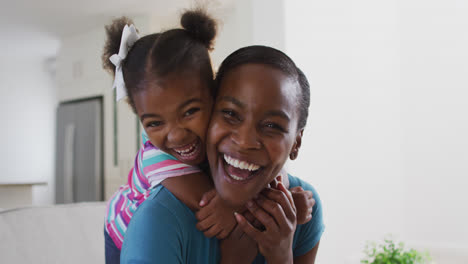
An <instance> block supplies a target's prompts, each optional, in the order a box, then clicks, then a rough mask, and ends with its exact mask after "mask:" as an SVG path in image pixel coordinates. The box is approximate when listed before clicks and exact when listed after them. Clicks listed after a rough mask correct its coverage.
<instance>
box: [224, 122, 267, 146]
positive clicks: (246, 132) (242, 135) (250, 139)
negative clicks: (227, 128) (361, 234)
mask: <svg viewBox="0 0 468 264" xmlns="http://www.w3.org/2000/svg"><path fill="white" fill-rule="evenodd" d="M231 138H232V141H233V142H234V143H235V144H236V145H238V146H239V147H240V148H242V149H259V148H260V146H261V145H260V141H259V140H258V136H257V131H256V130H255V128H253V127H251V126H247V125H243V126H240V127H238V128H235V129H233V131H232V134H231Z"/></svg>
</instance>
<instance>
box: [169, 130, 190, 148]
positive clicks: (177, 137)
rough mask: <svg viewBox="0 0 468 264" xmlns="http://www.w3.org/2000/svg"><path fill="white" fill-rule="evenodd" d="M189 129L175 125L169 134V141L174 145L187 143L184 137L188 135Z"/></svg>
mask: <svg viewBox="0 0 468 264" xmlns="http://www.w3.org/2000/svg"><path fill="white" fill-rule="evenodd" d="M187 134H188V131H187V129H185V128H183V127H174V128H172V129H171V131H169V133H168V135H167V141H168V142H169V143H171V144H173V145H179V144H181V143H185V142H184V139H185V138H186V137H187Z"/></svg>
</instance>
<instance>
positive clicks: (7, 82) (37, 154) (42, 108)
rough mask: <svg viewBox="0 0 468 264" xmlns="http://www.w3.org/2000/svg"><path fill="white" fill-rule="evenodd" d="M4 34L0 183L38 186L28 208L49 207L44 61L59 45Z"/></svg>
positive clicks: (50, 143)
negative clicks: (31, 183) (39, 184)
mask: <svg viewBox="0 0 468 264" xmlns="http://www.w3.org/2000/svg"><path fill="white" fill-rule="evenodd" d="M4 33H5V34H6V36H5V35H3V37H5V38H6V39H8V41H3V39H2V43H1V44H0V49H1V50H2V54H1V55H0V89H1V94H2V96H1V97H0V120H2V129H1V131H0V146H2V147H1V148H0V168H1V171H2V174H1V175H0V182H11V183H15V182H23V183H27V182H43V183H45V185H43V186H39V187H34V188H33V193H32V197H31V198H32V203H33V204H50V203H52V201H53V196H52V194H51V192H50V191H49V190H50V189H51V188H52V184H53V183H52V179H53V174H54V169H55V167H54V158H55V156H54V152H55V149H54V144H55V141H54V139H55V109H56V89H55V85H54V82H53V75H52V73H51V71H50V70H51V68H50V64H48V63H47V62H46V61H47V59H48V58H49V57H51V56H52V57H53V56H54V55H55V54H56V52H57V49H58V46H59V41H58V40H57V39H55V38H52V37H49V36H46V35H41V34H39V33H31V32H21V31H19V30H16V32H15V31H14V30H12V31H11V32H4ZM25 190H26V191H27V189H25ZM25 195H26V194H25ZM11 199H15V198H13V197H12V198H11ZM2 202H3V204H6V205H8V204H15V202H16V201H14V200H12V201H10V202H9V201H2ZM25 202H26V201H25ZM29 202H31V201H29ZM23 205H24V204H23Z"/></svg>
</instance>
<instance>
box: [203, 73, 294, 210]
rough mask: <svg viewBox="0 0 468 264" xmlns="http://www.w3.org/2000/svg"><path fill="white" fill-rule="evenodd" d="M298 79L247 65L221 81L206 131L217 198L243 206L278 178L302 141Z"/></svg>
mask: <svg viewBox="0 0 468 264" xmlns="http://www.w3.org/2000/svg"><path fill="white" fill-rule="evenodd" d="M297 86H298V84H297V82H296V81H295V80H292V79H291V78H288V76H286V75H285V74H284V73H283V72H281V71H280V70H277V69H275V68H272V67H270V66H267V65H262V64H244V65H241V66H238V67H236V68H234V69H233V70H231V71H230V72H228V73H227V74H226V75H225V77H224V79H223V80H222V82H221V85H220V87H219V91H218V95H217V99H216V102H215V105H214V108H213V114H212V119H211V122H210V126H209V128H208V136H207V155H208V160H209V162H210V169H211V173H212V175H213V181H214V184H215V187H216V190H217V191H218V193H219V195H220V196H221V197H222V198H223V200H225V201H226V202H228V203H229V204H230V205H231V206H235V207H238V206H243V205H244V204H245V203H246V202H247V201H248V200H250V199H252V198H253V197H254V196H255V195H256V194H258V193H259V192H260V191H261V190H262V189H263V188H265V187H266V186H267V185H268V183H270V182H271V181H272V180H273V179H274V178H275V177H276V176H278V175H279V172H280V170H281V168H282V167H283V165H284V163H285V161H286V159H287V158H288V156H289V154H290V153H291V152H292V151H297V149H298V148H299V146H300V143H301V136H302V130H300V131H299V130H298V129H297V124H298V110H297V109H298V107H297V102H298V100H297V99H298V96H299V89H298V87H297Z"/></svg>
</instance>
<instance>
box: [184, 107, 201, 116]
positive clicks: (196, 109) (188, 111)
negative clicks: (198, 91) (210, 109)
mask: <svg viewBox="0 0 468 264" xmlns="http://www.w3.org/2000/svg"><path fill="white" fill-rule="evenodd" d="M198 111H200V108H198V107H194V108H190V109H189V110H187V111H186V112H185V113H184V116H190V115H193V114H195V113H196V112H198Z"/></svg>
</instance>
